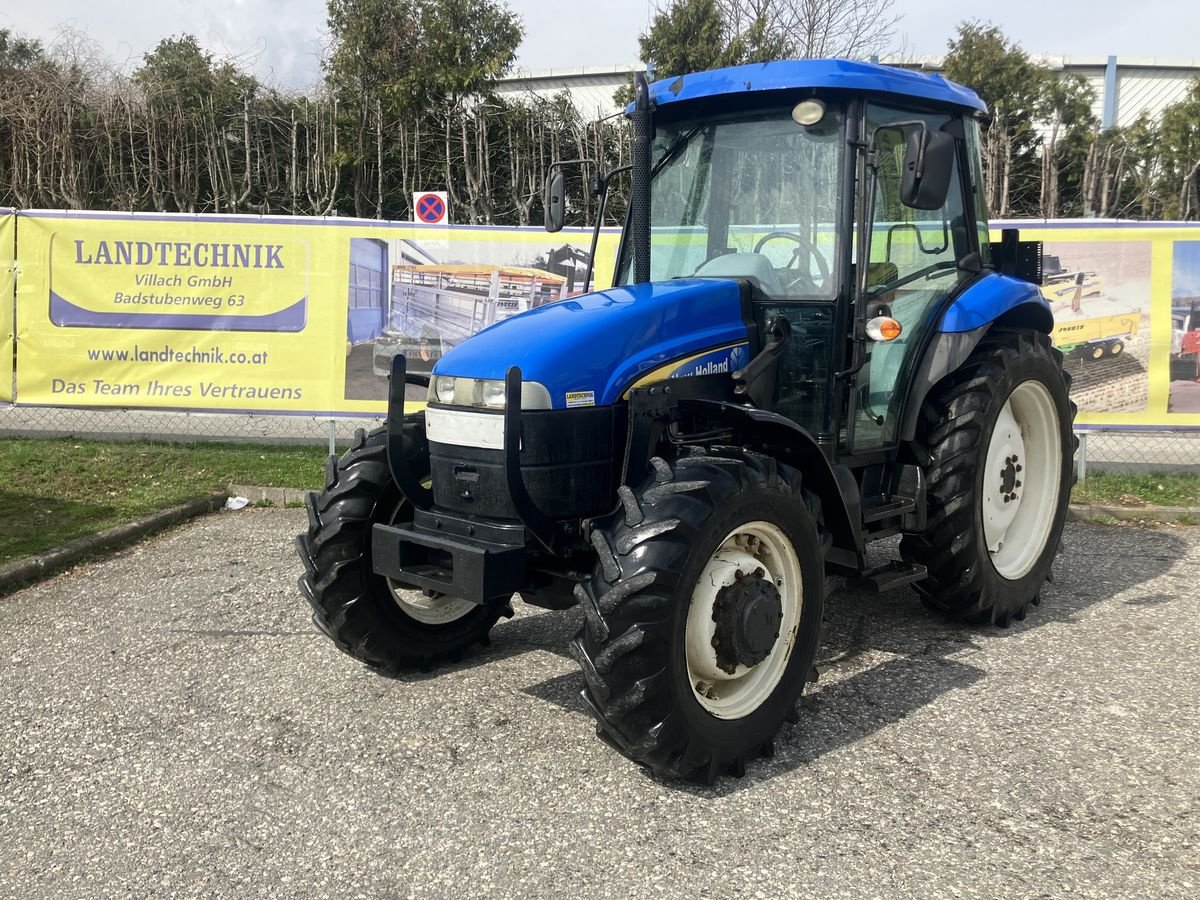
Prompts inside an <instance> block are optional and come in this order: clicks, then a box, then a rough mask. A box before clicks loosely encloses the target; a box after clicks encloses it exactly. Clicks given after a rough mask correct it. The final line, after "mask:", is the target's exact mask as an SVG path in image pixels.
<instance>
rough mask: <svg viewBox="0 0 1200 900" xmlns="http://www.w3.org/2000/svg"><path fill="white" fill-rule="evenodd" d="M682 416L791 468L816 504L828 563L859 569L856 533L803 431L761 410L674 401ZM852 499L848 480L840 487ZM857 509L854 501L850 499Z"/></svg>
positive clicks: (831, 474) (822, 459)
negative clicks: (705, 422)
mask: <svg viewBox="0 0 1200 900" xmlns="http://www.w3.org/2000/svg"><path fill="white" fill-rule="evenodd" d="M678 403H679V408H680V410H682V411H686V412H692V413H697V414H700V415H703V416H704V417H705V418H708V419H712V420H713V421H715V422H719V423H721V424H722V426H725V427H730V428H732V430H733V431H734V434H735V436H736V440H737V441H738V442H739V443H740V444H742V445H743V446H746V447H751V448H756V449H759V450H762V451H763V452H766V453H768V454H770V455H771V456H774V457H776V458H778V459H780V460H782V461H783V462H786V463H787V464H788V465H791V466H795V467H796V468H797V469H799V470H800V471H801V472H802V473H803V476H804V486H805V487H806V488H807V489H808V490H810V491H812V492H813V493H815V494H816V495H817V496H818V497H819V498H820V499H821V510H822V513H823V515H824V525H825V527H826V528H827V529H829V531H830V533H831V534H832V535H833V550H832V551H831V553H830V558H829V561H830V562H831V563H833V564H835V565H837V566H839V567H842V568H846V569H852V570H853V571H855V572H857V571H859V570H860V569H861V567H862V552H863V540H862V532H861V530H860V529H859V528H858V527H857V526H856V525H855V523H854V521H853V520H852V519H851V517H850V510H849V506H848V505H847V503H846V498H845V496H843V493H842V486H841V485H842V484H843V483H846V480H845V479H842V481H841V482H839V479H838V477H837V475H836V473H835V471H834V467H833V465H832V464H831V463H830V461H829V458H828V457H827V456H826V455H825V453H824V452H823V451H822V449H821V445H820V444H819V443H817V439H816V438H814V437H813V436H812V435H811V434H810V433H809V432H808V431H806V430H805V429H804V428H802V427H801V426H800V425H797V424H796V423H795V422H793V421H792V420H791V419H788V418H786V417H785V416H781V415H779V413H776V412H772V411H770V410H766V409H758V408H757V407H753V406H743V405H741V404H739V403H731V402H728V401H723V400H707V399H686V400H683V399H681V400H679V401H678ZM846 487H847V489H850V488H851V487H852V488H853V490H854V491H855V493H857V490H858V486H857V483H855V482H854V480H853V479H849V482H848V483H846ZM855 502H856V503H857V499H855Z"/></svg>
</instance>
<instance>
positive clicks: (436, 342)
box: [0, 212, 616, 415]
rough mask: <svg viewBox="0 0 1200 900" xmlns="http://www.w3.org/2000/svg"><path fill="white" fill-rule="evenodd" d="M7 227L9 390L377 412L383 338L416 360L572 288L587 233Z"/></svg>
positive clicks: (104, 221) (98, 220) (46, 220)
mask: <svg viewBox="0 0 1200 900" xmlns="http://www.w3.org/2000/svg"><path fill="white" fill-rule="evenodd" d="M18 227H19V238H20V240H19V249H18V253H19V255H20V267H21V273H22V274H21V279H20V284H19V288H18V293H17V302H16V309H17V312H16V324H17V336H18V343H19V360H18V365H17V395H16V399H17V401H18V402H19V403H22V404H30V405H55V406H114V407H141V408H168V409H195V410H209V411H250V412H278V413H291V414H310V415H326V414H355V413H359V414H367V415H371V414H375V415H377V414H379V413H380V412H382V411H383V410H384V408H385V406H386V397H387V377H386V376H387V372H388V371H389V368H390V364H391V358H392V357H393V356H394V355H395V354H396V353H405V354H406V355H407V356H408V358H409V368H410V370H413V371H417V372H428V371H429V370H430V369H431V368H432V366H433V364H434V363H435V362H436V361H437V359H438V358H440V356H441V355H442V354H443V353H445V352H446V351H448V350H449V349H450V348H452V347H453V346H455V345H457V344H458V343H460V342H461V341H463V340H465V339H466V338H467V337H469V336H470V335H471V334H474V333H475V332H477V331H479V330H480V329H481V328H484V327H486V326H487V325H490V324H493V323H494V322H497V321H500V320H502V319H503V318H505V317H507V316H509V315H514V314H516V313H517V312H521V311H523V310H525V309H529V308H531V307H533V306H538V305H541V304H543V303H549V302H554V301H557V300H560V299H563V298H565V297H568V296H572V295H574V294H577V293H581V292H583V290H584V285H583V284H582V278H583V274H584V271H585V267H586V261H587V259H588V245H589V240H590V233H588V232H585V231H580V230H575V231H570V230H568V231H567V232H564V233H561V234H558V235H548V234H547V233H546V232H544V231H542V230H540V229H514V228H453V227H429V226H420V225H413V224H405V223H386V222H385V223H370V222H362V221H354V220H350V221H348V220H338V219H301V218H287V217H274V218H251V217H235V216H229V217H225V216H178V215H132V214H120V213H61V212H29V213H21V214H20V216H19V226H18ZM615 242H616V238H615V235H612V234H606V235H605V236H604V241H603V246H602V249H601V251H600V252H599V253H598V260H597V268H598V271H597V273H596V283H597V284H601V285H607V284H609V283H610V281H611V277H612V258H613V254H614V252H615V246H616V243H615ZM2 323H3V320H2V319H0V324H2ZM9 358H10V359H11V353H10V354H9ZM10 380H11V379H10ZM409 395H410V399H411V400H413V401H414V402H415V401H420V400H423V399H424V394H423V390H422V389H420V388H418V387H415V386H411V387H410V389H409Z"/></svg>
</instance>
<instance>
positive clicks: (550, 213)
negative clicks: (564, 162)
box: [542, 169, 567, 232]
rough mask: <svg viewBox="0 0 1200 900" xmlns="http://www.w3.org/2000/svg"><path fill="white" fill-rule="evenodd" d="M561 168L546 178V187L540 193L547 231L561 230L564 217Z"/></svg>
mask: <svg viewBox="0 0 1200 900" xmlns="http://www.w3.org/2000/svg"><path fill="white" fill-rule="evenodd" d="M563 182H564V179H563V173H562V169H555V170H554V171H553V172H552V173H551V174H550V177H549V178H547V179H546V189H545V191H543V193H542V206H543V207H544V208H545V212H546V230H547V231H549V232H555V231H562V227H563V222H564V221H565V219H566V214H567V210H566V203H565V202H564V198H563V193H564V186H563Z"/></svg>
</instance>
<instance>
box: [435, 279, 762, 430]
mask: <svg viewBox="0 0 1200 900" xmlns="http://www.w3.org/2000/svg"><path fill="white" fill-rule="evenodd" d="M747 340H748V335H747V332H746V324H745V322H744V321H743V319H742V302H741V287H740V285H739V284H738V283H737V282H736V281H733V280H728V279H714V278H687V279H676V280H673V281H666V282H660V283H653V282H652V283H648V284H637V285H627V286H623V287H616V288H609V289H608V290H605V291H597V292H595V293H592V294H585V295H584V296H582V297H575V298H573V299H571V300H560V301H558V302H556V303H550V304H547V305H546V306H540V307H538V308H537V309H532V310H530V311H529V312H526V313H522V314H520V315H518V316H513V317H512V318H511V319H506V320H504V321H503V322H499V323H497V324H496V325H493V326H492V327H491V328H487V329H484V330H483V331H481V332H479V333H478V334H476V335H475V336H474V337H472V338H470V339H468V340H466V341H464V342H463V343H462V344H459V345H458V346H457V347H455V348H454V349H453V350H451V351H450V352H449V353H447V354H446V355H445V356H444V357H442V358H441V359H440V360H439V361H438V363H437V365H436V366H435V367H434V373H435V374H437V375H453V376H457V377H460V378H487V379H502V378H504V376H505V373H506V372H507V371H508V368H509V366H513V365H516V366H520V367H521V375H522V377H523V378H524V379H525V380H526V381H536V382H539V383H541V384H543V385H545V387H546V388H547V389H548V390H549V391H550V398H551V402H552V403H553V405H554V407H555V408H556V409H557V408H561V407H566V406H568V405H569V406H590V405H593V404H595V405H597V406H604V405H608V404H611V403H614V402H616V401H617V400H618V399H619V398H620V396H621V394H622V393H623V392H624V391H625V390H627V389H628V388H629V387H630V386H632V385H633V384H634V383H635V382H637V381H638V380H639V379H642V378H644V377H645V376H647V375H649V374H651V373H655V374H656V375H658V374H660V373H656V371H655V370H658V369H663V368H664V367H667V364H669V363H675V364H676V365H675V367H674V368H667V370H666V371H664V372H662V373H661V377H664V378H665V377H669V376H671V375H689V374H708V373H711V372H722V371H733V370H734V369H735V368H740V367H741V366H743V365H745V363H746V362H747V359H746V357H747V348H746V342H747ZM568 395H570V397H569V398H568ZM589 395H590V396H589Z"/></svg>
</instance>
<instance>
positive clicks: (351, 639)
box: [296, 428, 512, 675]
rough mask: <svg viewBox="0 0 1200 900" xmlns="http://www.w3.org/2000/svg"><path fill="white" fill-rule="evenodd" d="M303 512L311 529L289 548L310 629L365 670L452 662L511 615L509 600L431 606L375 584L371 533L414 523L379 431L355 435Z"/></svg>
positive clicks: (384, 582)
mask: <svg viewBox="0 0 1200 900" xmlns="http://www.w3.org/2000/svg"><path fill="white" fill-rule="evenodd" d="M412 462H413V463H414V464H416V465H420V464H421V462H422V460H420V459H414V460H413V461H412ZM305 505H306V507H307V509H308V529H307V530H306V531H305V532H304V533H303V534H301V535H299V536H298V537H297V538H296V549H297V551H298V552H299V554H300V558H301V560H302V561H303V562H304V574H303V575H302V576H301V577H300V590H301V592H302V593H303V594H304V596H305V598H306V599H307V600H308V602H309V605H311V606H312V608H313V624H314V625H316V626H317V629H318V630H319V631H321V632H322V633H323V634H325V635H326V636H327V637H328V638H329V639H330V640H332V641H333V643H334V644H335V645H336V646H337V647H338V648H339V649H340V650H342V651H343V652H345V653H347V654H349V655H350V656H353V657H354V658H355V659H358V660H360V661H362V662H364V663H366V664H367V665H368V666H371V667H372V668H375V669H379V670H381V671H383V672H384V673H386V674H388V675H396V674H398V673H399V672H400V671H401V670H402V669H408V668H420V669H427V668H429V667H430V666H432V665H433V664H435V663H438V662H442V661H445V660H455V659H458V658H459V657H460V656H461V655H462V654H463V652H464V651H465V650H466V649H467V648H468V647H470V646H471V645H472V644H475V643H487V635H488V632H489V631H490V630H491V628H492V626H493V625H494V624H495V623H496V620H497V619H498V618H499V617H500V616H501V615H502V614H505V615H512V609H511V607H510V606H509V605H508V602H507V601H506V600H501V601H490V602H488V603H485V604H483V605H478V604H476V603H473V602H471V601H469V600H465V599H461V598H457V597H448V596H443V595H434V596H429V595H427V594H424V593H422V592H420V591H415V590H410V589H408V588H406V587H403V586H401V585H398V584H396V583H394V582H392V581H391V580H390V579H388V578H385V577H383V576H382V575H376V574H375V572H374V571H373V569H372V566H371V527H372V526H373V525H374V524H375V523H377V522H378V523H383V524H395V523H396V522H402V521H410V520H411V519H412V507H411V506H410V505H409V504H408V503H407V502H406V501H405V500H404V497H403V496H402V495H401V493H400V491H399V489H398V488H397V487H396V484H395V482H394V481H392V477H391V473H390V471H389V469H388V463H387V433H386V430H385V429H383V428H380V429H377V430H375V431H372V432H371V433H370V434H365V433H363V431H362V430H361V429H360V430H359V431H358V433H357V435H356V436H355V441H354V445H353V446H352V447H351V448H350V449H349V450H348V451H346V453H345V455H343V456H342V457H341V459H336V460H335V459H333V458H332V457H331V458H330V466H329V470H328V473H327V475H326V484H325V490H324V491H322V492H321V493H320V494H319V495H318V494H309V495H308V497H307V500H306V503H305Z"/></svg>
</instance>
